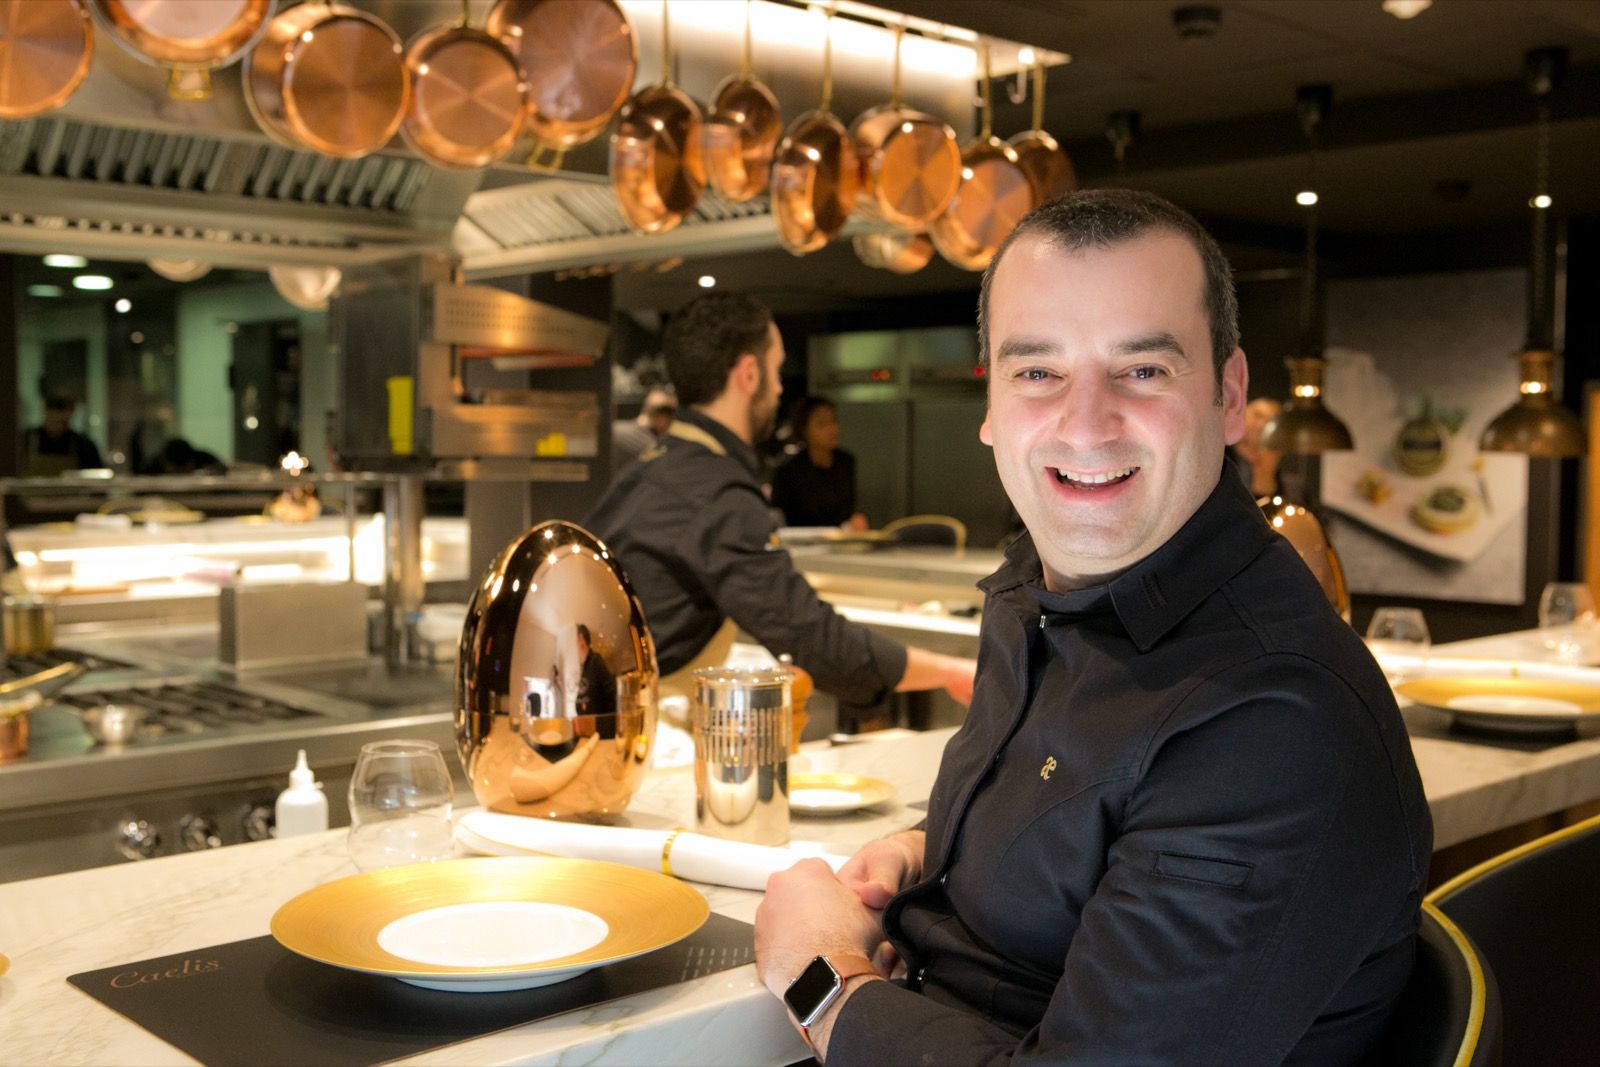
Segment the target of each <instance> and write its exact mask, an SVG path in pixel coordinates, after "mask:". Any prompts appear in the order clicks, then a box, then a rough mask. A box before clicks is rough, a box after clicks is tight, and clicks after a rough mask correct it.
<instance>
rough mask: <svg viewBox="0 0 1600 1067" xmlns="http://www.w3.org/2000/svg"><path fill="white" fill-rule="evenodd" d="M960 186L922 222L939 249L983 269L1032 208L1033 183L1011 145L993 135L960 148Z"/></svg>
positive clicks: (961, 263) (969, 266)
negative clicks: (943, 206)
mask: <svg viewBox="0 0 1600 1067" xmlns="http://www.w3.org/2000/svg"><path fill="white" fill-rule="evenodd" d="M961 173H962V178H961V188H960V189H959V190H957V191H956V197H955V199H954V200H952V201H951V202H950V206H949V208H947V209H946V210H945V213H944V214H943V215H940V216H939V217H938V218H937V219H935V220H934V222H933V225H932V226H930V227H929V228H928V234H929V236H931V237H932V238H933V244H934V247H935V248H937V249H938V250H939V254H940V255H941V256H943V257H944V258H945V259H947V260H949V261H950V262H951V263H954V264H955V265H956V266H958V267H961V268H963V269H965V270H983V269H984V268H985V267H987V266H988V265H989V260H991V259H993V258H994V254H995V252H997V251H998V250H999V248H1000V243H1001V242H1002V241H1004V240H1005V239H1006V236H1007V235H1008V234H1009V233H1010V232H1011V231H1012V230H1014V229H1016V226H1017V223H1019V222H1021V221H1022V217H1023V216H1024V215H1026V214H1027V213H1028V212H1029V211H1032V210H1033V183H1032V182H1030V181H1028V176H1027V174H1025V173H1024V172H1023V170H1022V167H1021V165H1020V164H1018V162H1017V154H1016V152H1014V151H1012V149H1011V146H1010V145H1008V144H1006V143H1005V142H1004V141H1002V140H1000V139H999V138H998V137H994V136H990V137H986V138H982V139H980V140H977V141H973V142H972V143H971V144H969V145H967V146H966V148H964V149H962V151H961Z"/></svg>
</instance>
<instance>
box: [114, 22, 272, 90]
mask: <svg viewBox="0 0 1600 1067" xmlns="http://www.w3.org/2000/svg"><path fill="white" fill-rule="evenodd" d="M95 3H96V10H97V11H99V13H100V16H101V22H103V23H104V24H105V27H106V29H107V30H109V31H110V33H111V36H112V37H113V38H114V39H115V40H116V42H117V43H118V44H120V45H122V47H124V48H126V49H127V50H128V51H129V52H132V53H133V54H134V55H136V56H138V57H139V58H140V59H143V60H145V61H146V62H148V63H155V64H157V65H158V66H163V67H166V68H167V69H168V72H169V73H168V77H167V95H168V96H170V97H172V98H173V99H174V100H205V99H208V98H209V97H210V96H211V72H212V71H213V70H215V69H216V68H218V67H225V66H227V65H228V64H229V63H232V62H234V61H235V60H237V59H238V58H239V57H240V56H242V55H243V54H244V52H245V50H246V49H247V48H249V47H250V46H251V45H252V44H254V43H255V41H256V39H257V38H258V37H260V36H261V34H262V32H263V30H265V28H266V25H267V22H268V20H270V19H271V18H272V9H273V8H274V7H276V6H277V0H95Z"/></svg>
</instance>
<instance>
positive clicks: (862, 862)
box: [839, 830, 927, 911]
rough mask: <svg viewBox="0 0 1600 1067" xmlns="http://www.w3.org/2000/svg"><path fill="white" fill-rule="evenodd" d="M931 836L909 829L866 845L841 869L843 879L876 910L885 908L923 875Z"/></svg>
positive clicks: (840, 879) (862, 901) (842, 881)
mask: <svg viewBox="0 0 1600 1067" xmlns="http://www.w3.org/2000/svg"><path fill="white" fill-rule="evenodd" d="M926 841H927V835H926V834H924V833H923V832H922V831H921V830H906V831H903V832H901V833H898V834H891V835H890V836H888V837H883V838H879V839H878V840H876V841H873V842H871V843H870V844H868V845H865V846H864V847H862V848H861V850H860V851H858V852H857V853H856V854H855V855H854V856H851V857H850V859H849V861H848V862H847V863H846V864H845V865H844V866H843V867H841V868H839V881H840V882H841V883H843V884H844V886H845V888H847V889H849V890H851V891H852V892H853V893H855V895H856V896H857V897H859V898H860V899H861V903H863V904H865V905H866V906H867V907H869V908H871V909H872V910H873V911H882V910H883V908H884V906H885V905H886V904H888V903H889V898H890V897H892V896H894V895H895V894H896V893H898V892H900V890H902V889H905V888H906V887H907V886H909V885H911V884H912V883H914V882H916V881H918V880H920V879H921V878H922V855H923V849H924V848H925V847H926Z"/></svg>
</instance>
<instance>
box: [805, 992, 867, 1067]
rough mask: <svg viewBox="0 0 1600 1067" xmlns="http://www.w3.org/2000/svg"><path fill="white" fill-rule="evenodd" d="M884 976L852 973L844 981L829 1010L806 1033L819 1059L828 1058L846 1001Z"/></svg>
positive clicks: (824, 1059)
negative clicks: (834, 1027)
mask: <svg viewBox="0 0 1600 1067" xmlns="http://www.w3.org/2000/svg"><path fill="white" fill-rule="evenodd" d="M881 981H883V978H882V977H881V976H879V975H876V974H858V975H852V976H851V977H850V978H849V979H847V980H846V981H845V983H844V988H843V989H842V990H841V991H840V993H839V996H838V997H837V998H835V999H834V1002H833V1003H832V1004H830V1005H828V1009H827V1011H825V1012H823V1013H822V1016H821V1017H820V1018H819V1019H817V1021H816V1022H814V1023H812V1024H811V1027H810V1033H809V1034H807V1035H806V1037H807V1040H808V1041H809V1042H810V1044H811V1048H812V1051H813V1052H815V1053H816V1056H817V1059H818V1060H821V1061H826V1060H827V1058H828V1042H829V1041H831V1040H832V1039H833V1026H834V1023H836V1022H838V1020H839V1013H840V1012H841V1011H843V1010H844V1006H845V1002H846V1001H848V1000H849V999H850V997H851V996H852V995H854V993H855V992H856V990H858V989H860V988H861V987H862V986H864V985H866V984H867V983H868V982H881Z"/></svg>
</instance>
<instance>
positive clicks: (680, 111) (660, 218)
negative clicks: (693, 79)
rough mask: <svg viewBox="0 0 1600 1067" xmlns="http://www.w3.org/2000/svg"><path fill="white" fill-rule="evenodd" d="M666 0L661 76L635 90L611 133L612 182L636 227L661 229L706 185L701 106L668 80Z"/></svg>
mask: <svg viewBox="0 0 1600 1067" xmlns="http://www.w3.org/2000/svg"><path fill="white" fill-rule="evenodd" d="M671 47H672V46H671V42H670V39H669V35H668V23H667V6H666V4H665V2H663V3H662V5H661V52H662V61H661V82H660V84H657V85H652V86H650V87H648V88H646V89H642V90H640V91H639V92H637V93H635V94H634V95H633V97H632V99H630V100H629V101H628V102H627V103H626V104H624V105H623V107H622V113H621V115H619V116H618V121H617V129H616V132H615V133H613V134H612V135H611V188H612V191H613V192H614V193H615V194H616V197H617V205H618V206H619V207H620V208H621V209H622V216H623V218H625V219H626V220H627V222H628V225H629V226H631V227H633V229H634V230H636V231H637V232H639V233H645V234H649V233H665V232H667V231H668V230H670V229H672V228H673V227H675V226H677V225H678V223H680V222H682V221H683V219H684V216H685V215H687V214H688V213H689V212H690V211H692V210H693V209H694V205H695V202H696V201H698V200H699V199H700V193H701V191H702V190H703V189H704V188H705V185H706V168H705V160H704V157H703V156H702V155H701V138H702V131H701V125H702V123H701V119H700V107H699V105H698V104H696V103H695V102H694V101H693V100H691V99H689V95H688V94H687V93H685V92H684V91H683V90H682V89H679V88H678V87H677V86H675V85H673V84H672V81H671V71H672V61H671V55H672V51H671Z"/></svg>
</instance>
